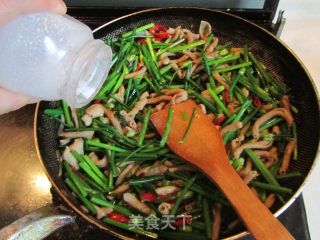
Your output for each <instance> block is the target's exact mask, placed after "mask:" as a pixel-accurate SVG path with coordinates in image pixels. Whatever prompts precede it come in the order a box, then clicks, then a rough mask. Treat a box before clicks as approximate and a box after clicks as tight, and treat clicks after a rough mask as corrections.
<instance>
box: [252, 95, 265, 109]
mask: <svg viewBox="0 0 320 240" xmlns="http://www.w3.org/2000/svg"><path fill="white" fill-rule="evenodd" d="M251 99H252V103H253V105H254V106H255V107H257V108H259V107H261V105H262V103H261V100H260V98H258V97H257V96H255V95H252V96H251Z"/></svg>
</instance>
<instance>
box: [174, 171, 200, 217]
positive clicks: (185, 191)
mask: <svg viewBox="0 0 320 240" xmlns="http://www.w3.org/2000/svg"><path fill="white" fill-rule="evenodd" d="M195 180H196V176H194V177H193V178H191V180H190V181H188V182H187V184H186V185H185V186H184V188H183V189H182V191H181V192H180V194H179V196H178V198H177V200H176V203H175V204H174V206H173V208H172V209H171V211H170V214H171V215H176V213H177V210H178V208H179V206H180V203H181V201H182V200H183V197H184V196H185V195H186V193H187V191H188V190H189V188H190V187H191V186H192V184H193V183H194V181H195Z"/></svg>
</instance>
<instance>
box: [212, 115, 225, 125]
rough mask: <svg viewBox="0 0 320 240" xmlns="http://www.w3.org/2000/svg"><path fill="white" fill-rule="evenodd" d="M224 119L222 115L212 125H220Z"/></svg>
mask: <svg viewBox="0 0 320 240" xmlns="http://www.w3.org/2000/svg"><path fill="white" fill-rule="evenodd" d="M225 119H226V117H225V116H224V115H222V116H221V117H218V118H217V119H216V120H215V121H214V124H215V125H221V124H222V123H223V121H224V120H225Z"/></svg>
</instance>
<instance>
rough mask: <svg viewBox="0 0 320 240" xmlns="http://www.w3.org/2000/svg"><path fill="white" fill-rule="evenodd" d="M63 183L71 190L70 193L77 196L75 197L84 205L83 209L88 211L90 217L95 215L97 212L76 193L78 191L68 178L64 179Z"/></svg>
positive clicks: (87, 201)
mask: <svg viewBox="0 0 320 240" xmlns="http://www.w3.org/2000/svg"><path fill="white" fill-rule="evenodd" d="M65 183H66V184H67V185H68V187H69V188H70V189H71V191H72V192H74V193H75V194H76V195H77V197H78V198H79V199H80V201H81V202H82V203H83V204H84V205H85V207H86V208H87V209H88V210H89V212H90V213H91V214H92V215H96V214H97V210H96V209H95V207H94V205H93V204H92V203H91V202H90V201H89V200H88V199H86V198H85V197H83V196H82V195H81V193H80V192H78V189H77V188H76V186H75V185H74V184H73V182H72V181H71V180H70V179H69V178H66V180H65Z"/></svg>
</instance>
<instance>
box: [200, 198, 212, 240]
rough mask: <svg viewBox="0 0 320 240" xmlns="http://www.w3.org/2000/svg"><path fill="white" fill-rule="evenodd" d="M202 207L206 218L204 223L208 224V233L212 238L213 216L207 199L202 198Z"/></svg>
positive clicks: (208, 236)
mask: <svg viewBox="0 0 320 240" xmlns="http://www.w3.org/2000/svg"><path fill="white" fill-rule="evenodd" d="M202 208H203V218H204V224H205V226H206V235H207V238H209V239H211V235H212V223H211V217H210V212H211V211H210V209H209V204H208V201H207V199H205V198H203V199H202Z"/></svg>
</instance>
